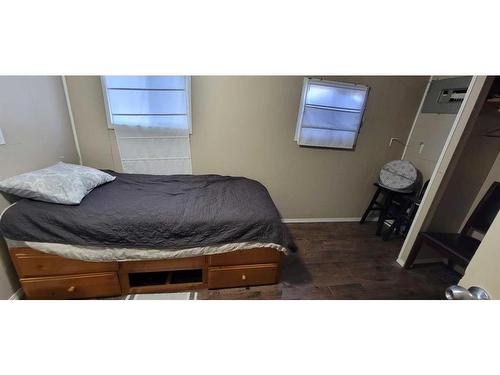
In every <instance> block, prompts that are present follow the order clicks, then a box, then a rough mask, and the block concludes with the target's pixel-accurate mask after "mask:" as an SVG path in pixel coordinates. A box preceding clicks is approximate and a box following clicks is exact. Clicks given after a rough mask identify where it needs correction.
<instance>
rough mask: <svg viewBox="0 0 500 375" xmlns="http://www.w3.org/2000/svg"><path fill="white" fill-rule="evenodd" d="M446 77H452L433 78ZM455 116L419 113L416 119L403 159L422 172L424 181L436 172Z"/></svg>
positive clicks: (436, 78)
mask: <svg viewBox="0 0 500 375" xmlns="http://www.w3.org/2000/svg"><path fill="white" fill-rule="evenodd" d="M445 78H451V77H448V76H435V77H433V80H439V79H445ZM455 117H456V114H438V113H419V114H418V116H417V118H416V119H415V124H414V126H413V129H412V131H411V134H410V137H409V138H408V140H407V147H406V149H405V152H404V154H403V159H406V160H409V161H411V162H412V163H413V164H414V165H415V166H416V167H417V168H418V170H419V171H420V172H422V178H423V180H424V181H426V180H429V179H430V178H431V176H432V172H434V168H435V166H436V164H437V161H438V159H439V156H440V155H441V151H442V150H443V146H444V144H445V142H446V139H447V138H448V135H449V133H450V130H451V127H452V126H453V122H454V121H455ZM421 145H422V146H423V147H421Z"/></svg>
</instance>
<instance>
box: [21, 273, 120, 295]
mask: <svg viewBox="0 0 500 375" xmlns="http://www.w3.org/2000/svg"><path fill="white" fill-rule="evenodd" d="M20 281H21V285H22V287H23V290H24V294H25V295H26V297H27V298H28V299H80V298H96V297H113V296H119V295H121V289H120V282H119V281H118V275H117V274H116V273H115V272H104V273H94V274H86V275H71V276H53V277H34V278H29V279H21V280H20Z"/></svg>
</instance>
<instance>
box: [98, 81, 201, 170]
mask: <svg viewBox="0 0 500 375" xmlns="http://www.w3.org/2000/svg"><path fill="white" fill-rule="evenodd" d="M102 83H103V92H104V94H105V101H106V109H107V115H108V123H109V124H110V126H111V127H113V128H114V129H115V133H116V139H117V142H118V149H119V152H120V158H121V161H122V166H123V171H124V172H126V173H147V174H189V173H191V172H192V167H191V147H190V138H189V136H190V133H191V108H190V107H191V106H190V91H191V90H190V79H189V77H186V76H105V77H102Z"/></svg>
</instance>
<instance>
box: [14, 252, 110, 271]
mask: <svg viewBox="0 0 500 375" xmlns="http://www.w3.org/2000/svg"><path fill="white" fill-rule="evenodd" d="M11 255H12V260H13V262H14V266H15V267H16V271H17V274H18V275H19V277H20V278H26V277H36V276H57V275H72V274H85V273H94V272H116V271H118V262H85V261H82V260H76V259H69V258H63V257H61V256H58V255H52V254H47V253H43V252H41V251H37V250H34V249H30V248H15V249H13V250H12V251H11Z"/></svg>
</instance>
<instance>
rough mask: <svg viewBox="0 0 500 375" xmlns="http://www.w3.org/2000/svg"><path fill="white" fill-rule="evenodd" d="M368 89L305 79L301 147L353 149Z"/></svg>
mask: <svg viewBox="0 0 500 375" xmlns="http://www.w3.org/2000/svg"><path fill="white" fill-rule="evenodd" d="M368 90H369V88H368V87H367V86H362V85H354V84H349V83H340V82H331V81H324V80H319V79H312V78H305V79H304V85H303V87H302V98H301V101H300V109H299V116H298V119H297V128H296V131H295V140H296V141H297V143H298V144H299V146H312V147H330V148H343V149H353V148H354V146H355V145H356V139H357V136H358V132H359V128H360V126H361V123H362V120H363V113H364V110H365V105H366V99H367V97H368Z"/></svg>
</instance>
